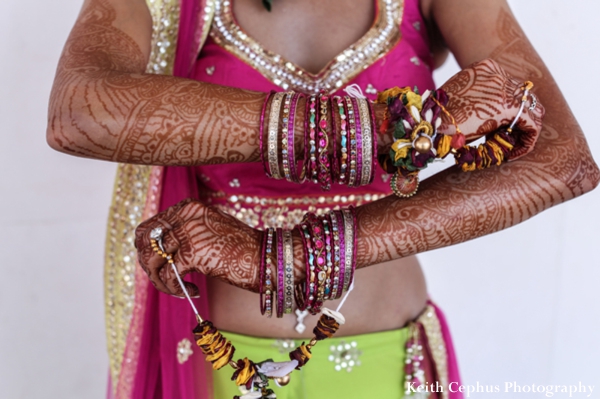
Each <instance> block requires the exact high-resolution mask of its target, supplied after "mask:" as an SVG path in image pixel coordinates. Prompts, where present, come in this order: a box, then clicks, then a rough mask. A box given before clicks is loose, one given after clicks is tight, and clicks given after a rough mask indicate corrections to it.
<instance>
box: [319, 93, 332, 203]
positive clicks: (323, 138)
mask: <svg viewBox="0 0 600 399" xmlns="http://www.w3.org/2000/svg"><path fill="white" fill-rule="evenodd" d="M319 105H320V107H319V110H320V117H319V135H318V146H317V148H318V161H319V172H318V180H319V183H320V184H321V189H322V190H324V191H329V190H331V170H330V168H331V165H330V162H329V148H328V147H329V132H328V129H327V128H328V123H327V106H328V105H329V97H327V96H326V95H322V96H321V97H320V98H319Z"/></svg>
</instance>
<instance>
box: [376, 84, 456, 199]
mask: <svg viewBox="0 0 600 399" xmlns="http://www.w3.org/2000/svg"><path fill="white" fill-rule="evenodd" d="M377 102H378V103H383V104H387V106H388V109H387V114H386V118H385V120H384V122H383V123H382V125H381V128H380V131H381V132H386V131H387V130H388V129H389V127H390V125H393V127H394V139H395V141H394V143H393V144H392V148H391V150H390V153H389V155H388V154H384V155H383V156H381V157H380V162H381V163H382V166H383V168H384V169H386V170H387V171H388V172H394V176H393V177H392V179H391V181H390V185H391V188H392V190H393V191H394V193H395V194H396V195H397V196H399V197H404V198H407V197H410V196H412V195H414V194H415V193H416V192H417V189H418V188H419V176H418V174H419V171H420V170H422V169H425V168H426V167H427V165H428V164H430V163H431V162H432V161H433V160H434V159H435V158H436V157H441V156H440V154H438V149H437V146H438V145H439V144H440V143H439V142H440V141H444V145H445V144H450V141H451V140H450V141H449V142H448V143H446V141H447V140H440V137H439V136H443V135H439V134H438V133H437V129H438V128H439V127H440V126H441V124H442V118H441V114H442V106H444V105H445V104H447V102H448V96H447V95H446V93H445V92H444V91H443V90H436V91H433V92H431V91H426V92H425V93H424V94H423V96H421V95H420V94H419V91H418V89H417V88H416V87H415V89H414V90H412V89H411V88H409V87H405V88H398V87H396V88H393V89H389V90H386V91H384V92H382V93H379V95H378V98H377ZM455 144H461V143H455ZM463 145H464V144H463ZM459 148H460V147H459ZM448 150H449V148H448ZM442 152H444V151H443V150H442ZM445 155H447V151H446V153H445V154H443V155H442V156H445Z"/></svg>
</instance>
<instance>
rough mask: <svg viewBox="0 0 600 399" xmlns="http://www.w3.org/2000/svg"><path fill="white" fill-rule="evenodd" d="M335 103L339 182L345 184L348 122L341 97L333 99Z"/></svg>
mask: <svg viewBox="0 0 600 399" xmlns="http://www.w3.org/2000/svg"><path fill="white" fill-rule="evenodd" d="M335 101H336V103H337V106H338V112H339V114H340V135H341V139H340V152H341V155H340V174H339V182H340V184H344V183H345V182H346V177H347V174H346V173H347V172H348V131H347V126H348V122H347V120H346V112H345V109H344V101H343V99H342V98H341V97H335Z"/></svg>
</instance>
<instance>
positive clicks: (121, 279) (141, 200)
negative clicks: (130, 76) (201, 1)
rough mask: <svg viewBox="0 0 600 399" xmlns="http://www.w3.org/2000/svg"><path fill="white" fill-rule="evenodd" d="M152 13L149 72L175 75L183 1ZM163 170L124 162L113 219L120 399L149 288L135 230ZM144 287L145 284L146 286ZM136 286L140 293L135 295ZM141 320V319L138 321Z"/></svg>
mask: <svg viewBox="0 0 600 399" xmlns="http://www.w3.org/2000/svg"><path fill="white" fill-rule="evenodd" d="M146 4H147V6H148V9H149V11H150V13H151V15H152V28H153V30H152V44H151V53H150V59H149V62H148V66H147V69H146V70H147V72H148V73H155V74H172V72H173V63H174V62H173V61H174V57H175V49H176V46H177V32H178V29H179V11H180V9H179V1H178V0H147V1H146ZM161 173H162V168H161V167H150V166H143V165H127V164H119V165H118V167H117V175H116V178H115V185H114V190H113V198H112V202H111V207H110V213H109V217H108V226H107V236H106V247H105V264H104V297H105V322H106V337H107V349H108V355H109V368H110V375H111V381H112V390H113V394H114V397H115V398H129V397H130V396H131V390H132V387H133V379H134V378H135V371H136V367H137V361H136V360H137V356H138V355H139V344H140V339H139V336H136V337H134V338H133V339H128V338H130V337H132V336H133V335H135V334H138V335H139V334H141V324H140V323H141V322H142V320H143V319H142V318H141V315H142V314H143V308H142V306H143V304H145V294H146V293H145V289H143V287H137V284H136V282H137V281H138V280H140V276H139V275H138V274H137V273H139V267H137V263H136V256H135V255H136V252H135V247H134V239H135V228H136V227H137V225H138V224H140V223H141V222H142V221H143V220H144V219H145V218H147V217H150V216H151V215H153V214H155V213H156V212H157V204H158V200H159V197H160V189H159V187H160V176H161ZM142 285H143V284H142ZM136 287H137V288H138V290H137V291H136ZM138 319H139V320H138Z"/></svg>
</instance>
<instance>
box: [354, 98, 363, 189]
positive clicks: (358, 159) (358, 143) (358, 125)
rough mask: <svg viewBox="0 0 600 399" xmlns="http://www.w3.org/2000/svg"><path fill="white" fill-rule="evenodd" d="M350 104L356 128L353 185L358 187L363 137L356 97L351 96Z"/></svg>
mask: <svg viewBox="0 0 600 399" xmlns="http://www.w3.org/2000/svg"><path fill="white" fill-rule="evenodd" d="M352 106H353V107H354V128H355V129H356V176H355V183H354V186H353V187H359V186H360V185H361V180H362V160H363V152H362V149H363V145H362V144H363V138H362V121H361V116H360V108H359V107H358V101H357V99H356V98H352Z"/></svg>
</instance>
